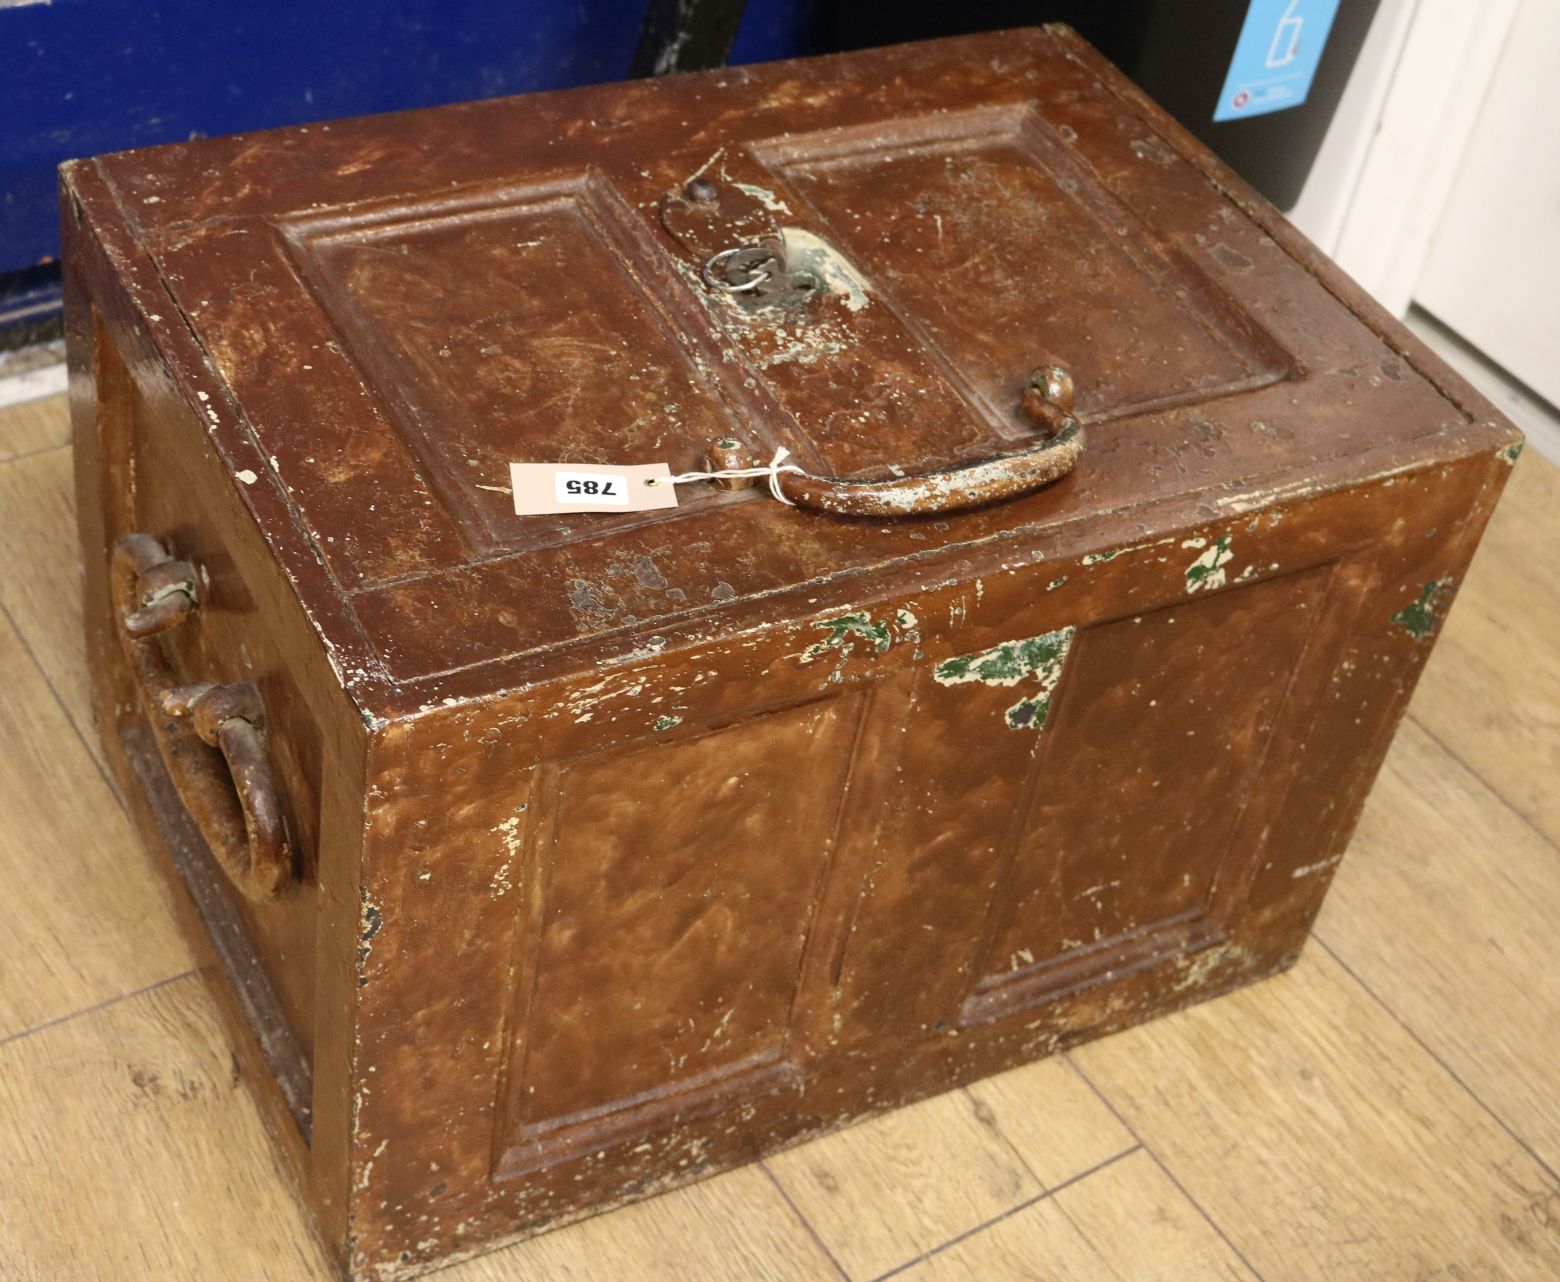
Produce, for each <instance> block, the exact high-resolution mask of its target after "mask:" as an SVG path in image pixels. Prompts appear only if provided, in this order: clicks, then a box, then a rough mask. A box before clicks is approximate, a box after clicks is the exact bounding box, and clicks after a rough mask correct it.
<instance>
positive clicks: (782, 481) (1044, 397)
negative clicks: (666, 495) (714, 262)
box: [706, 364, 1083, 517]
mask: <svg viewBox="0 0 1560 1282" xmlns="http://www.w3.org/2000/svg"><path fill="white" fill-rule="evenodd" d="M1072 407H1073V381H1072V375H1070V374H1069V373H1068V372H1067V370H1066V369H1065V368H1064V367H1063V366H1061V365H1056V364H1052V365H1047V366H1045V367H1043V368H1042V369H1038V370H1036V371H1035V372H1034V373H1033V374H1031V375H1030V377H1029V383H1028V385H1027V386H1026V387H1025V388H1024V395H1023V408H1024V412H1025V413H1026V414H1027V415H1028V416H1029V418H1030V420H1031V421H1032V422H1034V423H1035V424H1036V426H1038V427H1040V428H1042V429H1043V430H1044V431H1045V432H1046V433H1047V435H1046V437H1045V438H1044V439H1043V440H1041V441H1039V442H1037V443H1036V444H1035V445H1032V446H1030V447H1029V448H1028V449H1024V450H1015V451H1013V452H1012V453H1010V454H997V455H992V456H990V457H987V458H983V459H977V460H975V461H974V462H971V463H962V464H960V465H958V466H957V467H951V468H941V469H938V470H936V471H931V472H921V473H915V474H911V475H906V476H893V477H888V478H886V479H883V480H872V481H851V480H840V479H836V478H833V477H825V476H813V475H812V474H811V473H808V472H805V471H802V470H800V469H798V468H794V467H793V468H789V469H782V470H780V471H778V472H777V473H776V474H775V476H774V478H773V484H774V485H775V486H776V487H777V488H778V489H779V491H780V492H781V493H782V494H783V495H784V496H785V498H786V499H787V500H788V501H790V502H791V503H793V504H794V505H795V506H797V507H805V508H811V509H812V510H813V511H816V512H829V513H833V514H834V515H837V516H868V517H885V516H930V515H934V514H936V513H940V512H963V511H967V510H968V509H970V508H977V507H985V506H987V505H988V504H991V503H1000V502H1002V501H1003V500H1005V499H1012V498H1017V497H1019V496H1020V495H1023V494H1030V493H1032V492H1034V491H1035V490H1038V489H1041V488H1042V487H1044V486H1047V485H1049V484H1051V483H1052V482H1053V481H1057V480H1060V479H1061V478H1062V477H1064V476H1066V475H1067V473H1069V472H1071V471H1072V470H1073V468H1074V467H1075V466H1076V465H1077V462H1078V459H1079V457H1080V456H1081V455H1082V453H1083V427H1082V425H1081V424H1080V423H1079V422H1078V420H1077V419H1076V418H1074V417H1073V414H1072ZM706 458H707V460H708V462H709V465H710V467H711V469H712V470H722V469H732V468H752V467H754V466H755V463H754V461H753V460H752V459H750V458H748V456H746V455H745V454H743V453H742V452H741V451H740V450H734V449H733V448H732V442H730V441H729V440H725V439H723V440H721V441H717V442H716V443H715V445H714V446H712V447H711V450H710V452H709V454H708V455H707V456H706ZM760 470H761V469H760ZM717 484H721V485H723V486H724V487H727V488H736V487H737V486H738V485H744V484H746V485H750V484H753V481H752V480H751V479H748V480H744V481H741V482H732V481H724V482H717Z"/></svg>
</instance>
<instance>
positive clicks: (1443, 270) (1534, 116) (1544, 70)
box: [1414, 0, 1560, 404]
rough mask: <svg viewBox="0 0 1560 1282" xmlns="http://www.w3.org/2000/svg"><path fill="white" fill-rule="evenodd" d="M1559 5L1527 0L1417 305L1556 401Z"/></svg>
mask: <svg viewBox="0 0 1560 1282" xmlns="http://www.w3.org/2000/svg"><path fill="white" fill-rule="evenodd" d="M1557 57H1560V3H1557V0H1522V2H1521V4H1520V6H1519V8H1518V10H1517V14H1516V18H1515V21H1514V22H1513V23H1512V26H1511V30H1510V33H1509V34H1508V36H1507V38H1506V42H1505V45H1504V47H1503V49H1502V51H1501V54H1500V57H1499V59H1498V61H1497V63H1496V66H1495V74H1494V77H1493V79H1492V80H1491V81H1490V84H1489V88H1488V91H1487V94H1486V97H1485V99H1484V103H1483V106H1482V107H1481V108H1480V111H1479V115H1478V119H1477V122H1476V123H1475V125H1474V128H1473V133H1472V135H1471V136H1470V137H1469V140H1468V146H1467V148H1466V150H1465V151H1464V152H1463V157H1462V161H1461V163H1460V165H1459V168H1458V172H1457V177H1456V180H1455V181H1454V182H1453V183H1452V187H1451V194H1450V197H1449V198H1448V200H1447V203H1446V207H1445V210H1444V211H1443V213H1442V215H1441V218H1440V221H1439V224H1438V225H1437V227H1436V230H1435V233H1434V236H1433V238H1432V240H1431V245H1430V255H1429V258H1428V259H1427V260H1426V262H1425V265H1424V269H1423V272H1422V274H1421V276H1420V278H1419V283H1418V285H1417V286H1416V287H1415V289H1414V301H1415V302H1417V303H1419V305H1420V306H1422V307H1424V308H1425V309H1426V310H1427V311H1429V312H1431V313H1432V314H1434V315H1435V316H1436V317H1437V318H1438V319H1439V320H1440V321H1442V322H1443V323H1444V324H1445V325H1447V326H1448V327H1450V328H1451V329H1453V330H1455V331H1457V333H1458V334H1459V335H1461V336H1462V337H1463V338H1464V339H1466V340H1467V341H1468V342H1469V343H1471V344H1473V346H1475V347H1477V348H1478V349H1480V350H1481V351H1482V352H1483V353H1484V354H1485V355H1486V356H1488V357H1489V358H1490V359H1491V360H1492V361H1494V362H1495V363H1496V364H1498V365H1501V366H1502V367H1504V368H1505V369H1506V370H1507V371H1508V372H1509V373H1510V374H1512V375H1513V376H1514V377H1516V378H1518V379H1520V380H1521V381H1522V382H1524V383H1526V384H1527V385H1528V386H1529V387H1531V388H1533V390H1534V391H1536V392H1538V394H1539V395H1541V396H1543V397H1544V398H1545V399H1546V400H1548V401H1550V402H1551V403H1554V404H1560V102H1557V100H1556V90H1555V63H1556V58H1557Z"/></svg>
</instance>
